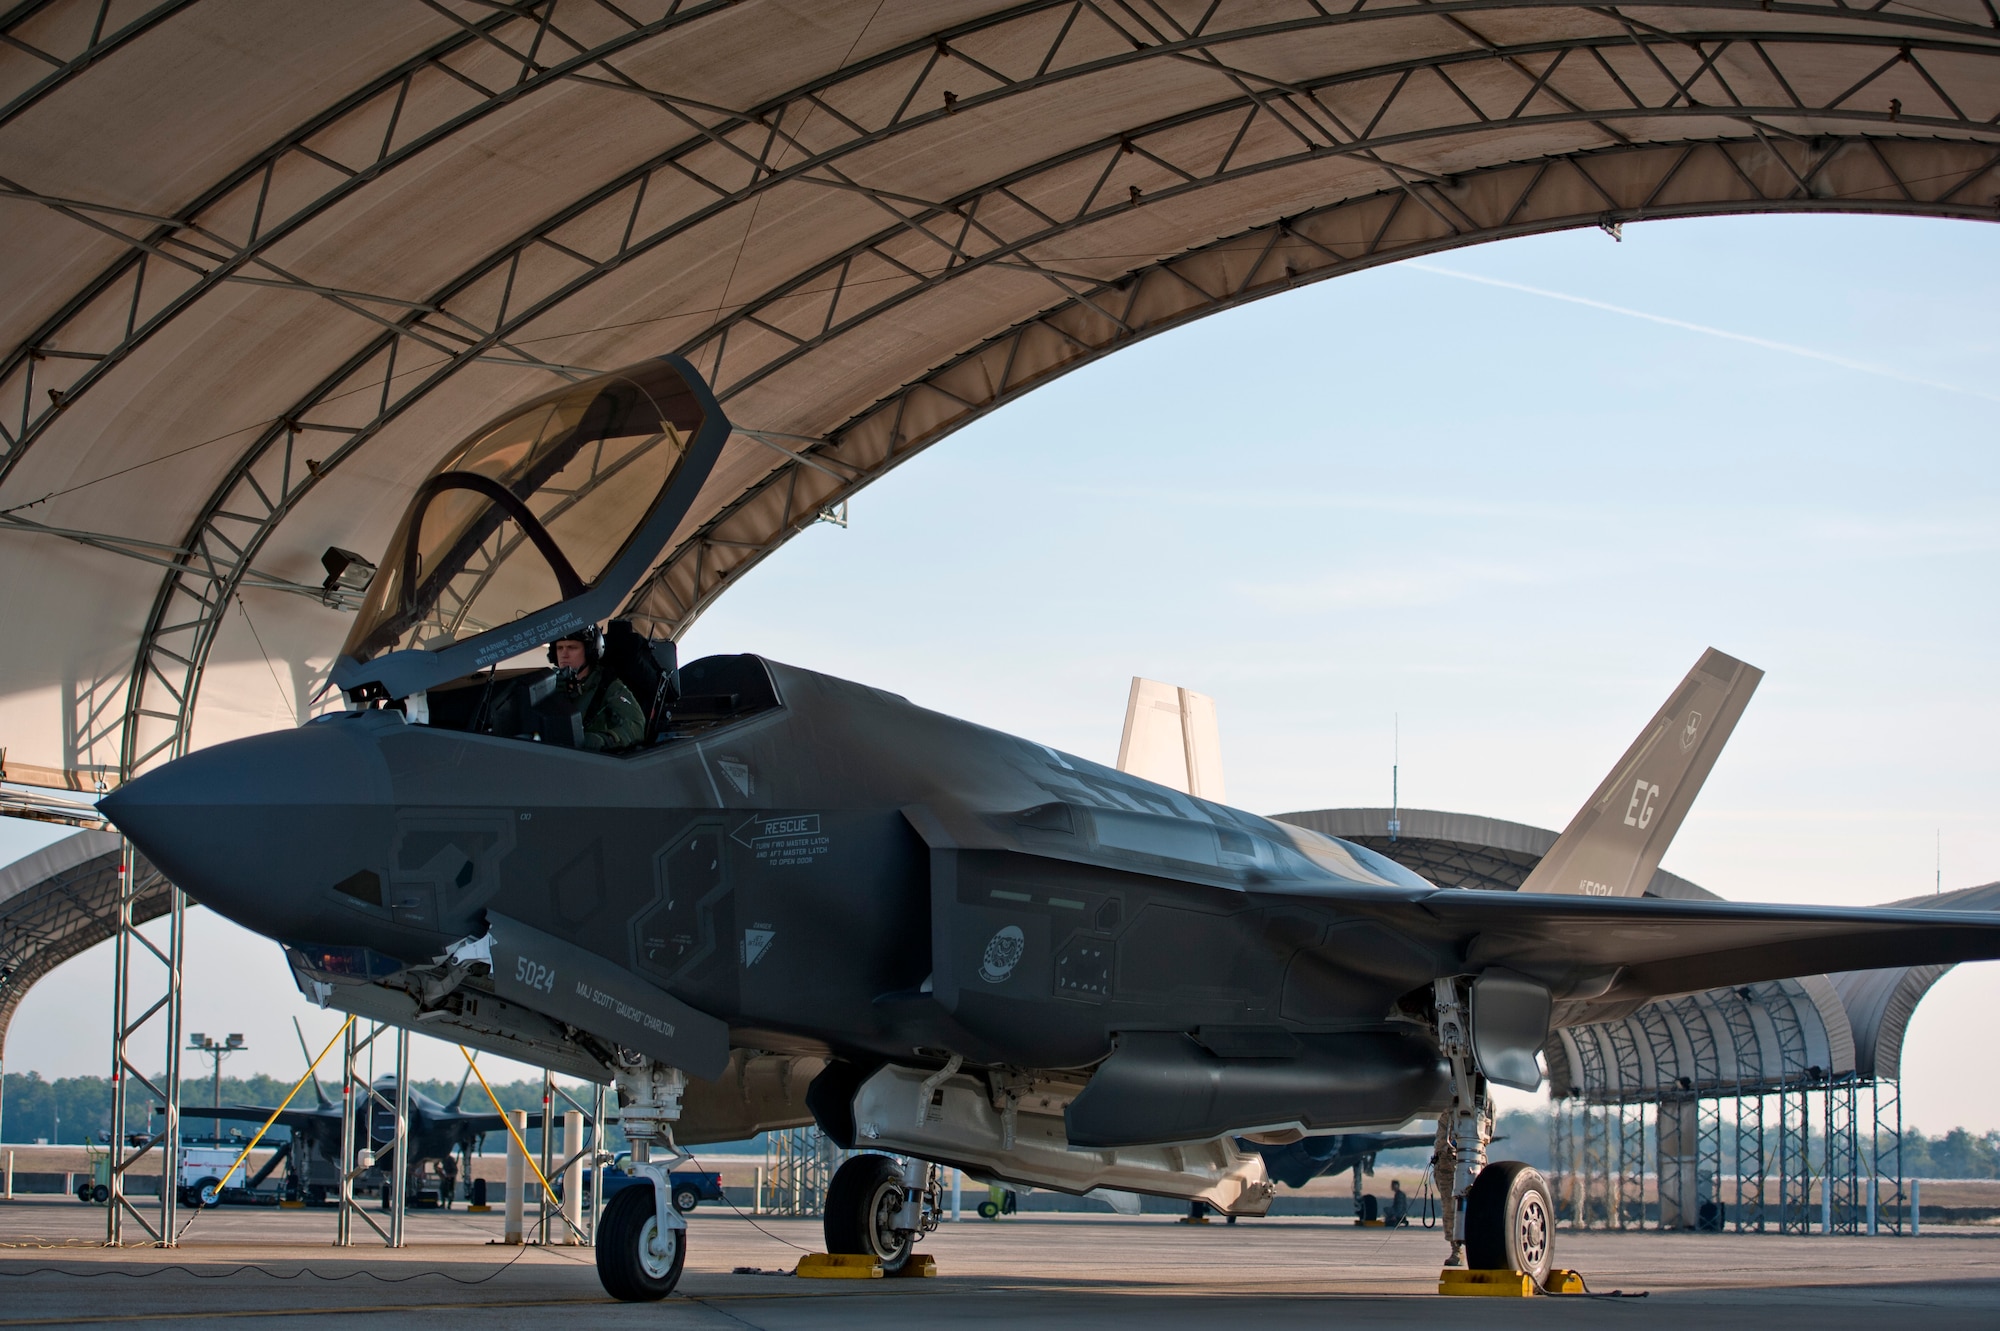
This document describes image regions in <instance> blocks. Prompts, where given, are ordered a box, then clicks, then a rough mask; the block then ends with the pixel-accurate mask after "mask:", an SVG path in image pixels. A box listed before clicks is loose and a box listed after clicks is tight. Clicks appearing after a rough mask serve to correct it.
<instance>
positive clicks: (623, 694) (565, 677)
mask: <svg viewBox="0 0 2000 1331" xmlns="http://www.w3.org/2000/svg"><path fill="white" fill-rule="evenodd" d="M603 659H604V635H603V634H602V633H600V632H599V631H598V629H597V626H596V625H594V624H593V625H591V626H590V627H588V628H585V629H582V630H580V631H579V632H578V633H577V634H574V635H571V636H569V637H563V638H557V639H556V640H555V641H554V642H552V643H550V644H549V664H550V665H552V666H554V667H555V668H556V679H557V681H558V686H559V687H560V688H561V689H562V690H563V691H564V692H566V693H567V694H568V696H569V697H570V698H572V699H573V700H575V703H576V710H577V714H578V715H579V716H581V717H582V718H583V747H584V748H586V749H589V750H591V751H592V752H594V753H616V752H618V751H619V750H620V749H629V748H631V747H632V746H633V745H634V744H637V743H638V742H639V741H640V740H641V739H643V738H645V734H646V714H645V712H643V711H641V710H640V708H639V704H638V701H637V700H636V699H634V698H633V697H632V690H630V689H628V688H626V687H625V684H624V681H622V680H620V679H618V678H616V677H615V676H613V675H612V674H611V672H610V671H608V670H603V669H600V668H599V662H601V661H602V660H603Z"/></svg>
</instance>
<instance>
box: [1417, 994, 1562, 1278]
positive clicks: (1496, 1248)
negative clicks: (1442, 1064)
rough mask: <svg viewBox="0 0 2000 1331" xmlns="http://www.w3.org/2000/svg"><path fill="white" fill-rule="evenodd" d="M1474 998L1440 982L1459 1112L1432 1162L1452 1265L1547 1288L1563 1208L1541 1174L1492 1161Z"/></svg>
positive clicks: (1441, 1128) (1440, 1028)
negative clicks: (1512, 1275) (1513, 1274)
mask: <svg viewBox="0 0 2000 1331" xmlns="http://www.w3.org/2000/svg"><path fill="white" fill-rule="evenodd" d="M1469 998H1470V993H1469V991H1468V988H1467V986H1466V985H1465V983H1464V982H1463V981H1462V980H1459V979H1457V978H1452V979H1443V980H1439V981H1437V988H1436V999H1437V1034H1438V1048H1439V1050H1440V1052H1442V1053H1443V1054H1444V1057H1445V1061H1446V1062H1447V1063H1449V1064H1450V1065H1451V1086H1452V1096H1451V1110H1450V1112H1449V1113H1447V1114H1445V1115H1444V1116H1443V1117H1441V1118H1439V1119H1438V1132H1437V1150H1436V1153H1435V1154H1434V1155H1433V1156H1432V1158H1431V1172H1432V1177H1433V1178H1434V1179H1435V1180H1436V1182H1437V1190H1438V1196H1439V1197H1441V1198H1443V1199H1445V1204H1444V1206H1443V1207H1442V1208H1441V1209H1442V1210H1443V1212H1444V1237H1445V1241H1446V1242H1447V1243H1449V1244H1450V1245H1451V1254H1450V1255H1449V1256H1448V1257H1447V1258H1446V1259H1445V1266H1447V1267H1469V1268H1470V1269H1472V1270H1474V1271H1518V1272H1520V1273H1521V1274H1523V1275H1526V1276H1528V1277H1530V1278H1531V1279H1533V1281H1534V1283H1535V1286H1536V1287H1537V1288H1543V1287H1545V1286H1546V1285H1547V1282H1548V1278H1549V1271H1550V1269H1551V1268H1552V1267H1553V1266H1554V1264H1555V1228H1556V1224H1555V1203H1554V1199H1553V1197H1552V1196H1551V1194H1550V1192H1549V1185H1548V1181H1547V1180H1546V1179H1544V1178H1543V1177H1542V1175H1541V1171H1539V1170H1537V1169H1535V1168H1533V1167H1532V1166H1529V1165H1525V1164H1522V1163H1521V1162H1520V1161H1518V1160H1497V1161H1495V1162H1493V1163H1492V1164H1488V1163H1487V1162H1486V1147H1487V1145H1488V1144H1489V1143H1490V1142H1491V1141H1492V1140H1493V1099H1492V1097H1491V1096H1490V1095H1489V1094H1488V1093H1487V1088H1486V1078H1485V1077H1484V1076H1482V1075H1481V1074H1480V1072H1479V1067H1478V1063H1477V1060H1476V1059H1475V1058H1474V1056H1473V1050H1472V1033H1471V1032H1472V1026H1471V1021H1470V1019H1469V1013H1470V1003H1469Z"/></svg>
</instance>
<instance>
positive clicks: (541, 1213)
mask: <svg viewBox="0 0 2000 1331" xmlns="http://www.w3.org/2000/svg"><path fill="white" fill-rule="evenodd" d="M555 1098H556V1077H555V1074H554V1073H553V1072H550V1071H548V1070H547V1069H546V1068H544V1069H543V1070H542V1151H541V1155H542V1159H541V1167H542V1177H543V1178H545V1179H546V1178H549V1171H550V1170H551V1169H553V1168H554V1167H555V1161H554V1160H552V1159H551V1158H550V1154H549V1148H550V1144H551V1142H552V1141H553V1140H554V1138H555V1131H556V1109H555ZM549 1182H550V1183H551V1184H553V1183H554V1182H555V1180H554V1179H549ZM536 1191H537V1192H539V1193H540V1194H541V1206H540V1207H539V1208H538V1209H537V1210H536V1212H535V1242H537V1243H539V1244H541V1245H542V1246H543V1247H547V1246H548V1242H549V1213H550V1211H552V1210H553V1209H554V1208H555V1204H556V1199H555V1198H553V1197H551V1196H549V1193H548V1189H547V1188H543V1187H541V1186H540V1185H539V1183H538V1184H537V1187H536Z"/></svg>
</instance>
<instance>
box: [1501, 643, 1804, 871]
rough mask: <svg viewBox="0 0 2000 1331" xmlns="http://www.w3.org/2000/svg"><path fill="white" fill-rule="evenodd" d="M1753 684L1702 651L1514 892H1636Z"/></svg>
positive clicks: (1739, 668)
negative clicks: (1637, 736)
mask: <svg viewBox="0 0 2000 1331" xmlns="http://www.w3.org/2000/svg"><path fill="white" fill-rule="evenodd" d="M1762 678H1764V672H1763V671H1761V670H1759V669H1758V668H1757V667H1755V666H1753V665H1745V664H1744V663H1743V662H1741V661H1739V660H1737V659H1736V658H1735V657H1733V656H1727V655H1724V654H1723V653H1721V652H1718V651H1716V650H1715V649H1714V648H1713V647H1711V648H1709V649H1708V650H1707V651H1706V652H1704V653H1702V657H1701V660H1699V661H1697V662H1695V666H1694V669H1692V670H1690V671H1688V674H1687V678H1686V679H1683V680H1682V681H1681V682H1680V687H1679V688H1677V689H1675V690H1674V692H1673V696H1672V697H1670V698H1668V699H1667V705H1666V706H1665V707H1662V708H1661V709H1660V711H1659V714H1658V715H1656V716H1655V717H1654V718H1653V719H1652V721H1651V722H1650V723H1649V724H1648V725H1647V726H1646V728H1645V729H1644V730H1643V731H1641V732H1640V733H1639V738H1637V739H1636V740H1633V741H1632V747H1631V748H1629V749H1627V750H1626V751H1625V756H1624V757H1623V758H1621V759H1619V760H1618V765H1617V766H1616V767H1614V768H1612V769H1611V775H1610V776H1608V777H1606V778H1605V779H1604V783H1603V784H1602V785H1600V786H1599V787H1598V788H1597V791H1596V793H1595V794H1593V795H1592V796H1591V797H1590V802H1589V803H1588V804H1586V805H1584V806H1583V808H1581V809H1579V810H1578V811H1577V815H1576V817H1574V818H1572V819H1570V821H1569V826H1568V827H1567V828H1566V829H1564V831H1563V834H1562V836H1560V837H1559V838H1557V840H1556V843H1555V845H1553V846H1551V847H1549V853H1548V854H1546V855H1544V856H1543V857H1542V862H1541V863H1540V864H1538V865H1536V866H1535V869H1534V872H1533V873H1530V874H1529V875H1528V879H1527V881H1526V882H1524V883H1522V884H1521V890H1522V891H1523V892H1548V893H1554V894H1558V895H1562V896H1587V897H1636V896H1639V895H1641V894H1643V893H1644V892H1645V890H1646V885H1647V884H1648V883H1650V882H1652V881H1653V871H1654V870H1655V869H1657V868H1659V867H1660V860H1661V857H1663V856H1664V855H1665V854H1666V853H1667V843H1669V842H1670V841H1672V840H1673V839H1674V833H1676V832H1678V831H1680V827H1681V820H1682V819H1684V818H1686V817H1687V811H1688V806H1689V805H1691V804H1693V803H1694V797H1695V795H1696V794H1697V793H1698V792H1699V791H1700V790H1701V783H1702V782H1703V781H1706V780H1707V779H1708V773H1709V769H1710V768H1712V767H1714V766H1715V760H1716V757H1717V756H1718V755H1719V754H1720V753H1721V752H1722V746H1723V745H1724V744H1725V743H1727V742H1728V739H1729V733H1730V732H1731V731H1732V730H1734V729H1736V720H1737V718H1738V717H1740V716H1742V715H1743V708H1744V707H1745V706H1746V705H1747V704H1748V703H1749V701H1750V695H1751V694H1752V693H1754V692H1756V690H1757V681H1759V680H1761V679H1762Z"/></svg>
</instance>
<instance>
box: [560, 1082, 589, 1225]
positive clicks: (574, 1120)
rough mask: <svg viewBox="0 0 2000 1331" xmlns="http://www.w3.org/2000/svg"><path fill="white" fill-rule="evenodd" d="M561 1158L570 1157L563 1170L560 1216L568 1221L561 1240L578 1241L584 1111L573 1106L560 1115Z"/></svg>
mask: <svg viewBox="0 0 2000 1331" xmlns="http://www.w3.org/2000/svg"><path fill="white" fill-rule="evenodd" d="M562 1149H563V1159H565V1160H567V1161H569V1168H567V1169H565V1170H564V1171H563V1195H562V1213H563V1218H564V1219H565V1220H567V1221H569V1223H568V1224H567V1225H564V1226H563V1232H562V1237H561V1239H560V1240H559V1241H560V1242H562V1243H564V1244H570V1245H573V1244H575V1243H577V1242H578V1239H577V1235H578V1234H579V1233H581V1232H582V1230H583V1114H582V1112H581V1111H580V1110H575V1109H572V1110H570V1111H568V1112H567V1113H565V1114H564V1115H563V1148H562Z"/></svg>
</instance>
